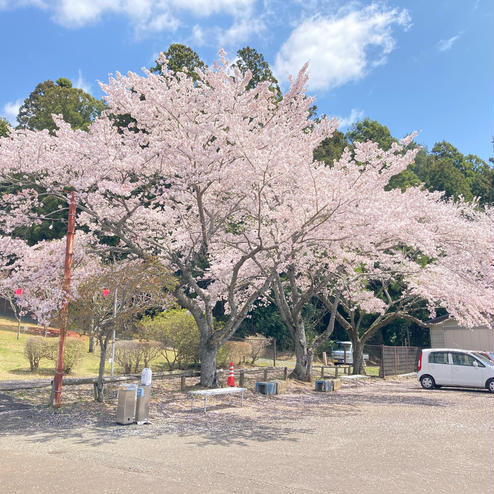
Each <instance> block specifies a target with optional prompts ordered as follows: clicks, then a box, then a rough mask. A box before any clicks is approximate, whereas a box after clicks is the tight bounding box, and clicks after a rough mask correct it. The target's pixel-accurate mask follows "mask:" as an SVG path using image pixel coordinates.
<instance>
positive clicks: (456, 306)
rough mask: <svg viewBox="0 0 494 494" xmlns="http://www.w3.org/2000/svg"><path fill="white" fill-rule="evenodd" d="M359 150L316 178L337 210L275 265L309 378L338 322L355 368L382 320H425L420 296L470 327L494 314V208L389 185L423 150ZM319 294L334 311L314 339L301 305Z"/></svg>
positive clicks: (281, 300)
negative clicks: (396, 289) (396, 288)
mask: <svg viewBox="0 0 494 494" xmlns="http://www.w3.org/2000/svg"><path fill="white" fill-rule="evenodd" d="M408 142H409V138H408V139H406V140H404V141H403V145H405V146H406V145H407V144H408ZM355 153H356V154H355V159H354V160H352V159H351V158H350V155H349V154H348V152H346V153H344V155H343V157H342V158H341V159H340V160H339V161H337V162H335V163H334V164H333V167H331V168H330V169H328V168H325V169H324V170H323V172H322V174H323V175H324V176H318V180H317V183H318V184H319V185H323V184H326V186H325V187H320V189H321V190H322V191H323V192H319V193H318V197H319V202H318V203H317V204H318V206H319V207H320V205H322V204H324V205H325V207H326V208H327V212H328V213H329V214H328V215H327V216H326V217H324V216H322V215H319V218H320V221H319V222H318V224H317V229H309V230H308V232H307V233H306V232H305V231H304V230H303V229H302V230H301V231H300V234H298V235H296V236H295V237H293V242H292V243H290V244H289V245H290V250H289V251H288V250H287V247H286V245H284V246H283V247H284V249H285V250H286V251H287V252H289V253H288V255H286V256H285V258H284V262H278V263H277V265H276V268H275V269H276V273H275V276H274V280H273V285H272V286H273V301H274V302H275V303H276V304H277V306H278V308H279V311H280V314H281V316H282V319H283V321H284V323H285V324H286V326H287V328H288V329H289V331H290V333H291V335H292V337H293V339H294V343H295V353H296V366H295V369H294V371H293V373H292V374H293V376H294V377H296V378H298V379H302V380H310V379H311V366H312V357H313V353H314V351H315V349H316V348H317V346H318V345H320V344H321V343H322V342H323V341H324V340H326V339H327V338H328V337H329V336H330V335H331V333H332V331H333V328H334V323H335V320H337V321H338V322H339V323H340V324H341V325H342V326H343V327H344V328H345V329H346V330H347V331H348V333H349V336H350V339H351V340H352V342H353V348H354V372H355V373H362V372H363V345H364V343H365V342H366V341H367V340H368V339H369V338H370V337H371V336H372V335H373V334H375V332H377V331H378V330H379V329H380V328H381V327H383V326H384V325H386V324H388V323H389V322H391V321H392V320H394V319H397V318H407V319H412V320H414V321H415V322H417V323H419V322H420V323H421V325H423V326H425V323H423V322H421V321H419V319H417V317H416V307H417V304H419V303H421V304H422V306H424V305H426V306H427V307H428V309H429V311H430V313H431V314H433V312H434V310H435V309H436V308H439V307H441V308H444V309H447V310H448V311H449V312H450V313H451V314H455V317H458V319H459V320H461V321H462V322H463V323H464V324H466V325H469V326H472V325H475V324H486V323H487V324H490V318H492V315H493V314H494V311H493V303H492V297H491V294H492V289H493V288H494V283H493V270H492V266H493V265H494V257H493V249H492V245H493V244H494V230H493V228H492V212H491V211H482V210H480V209H479V208H478V207H477V205H475V204H473V205H471V204H467V203H463V202H456V203H454V202H451V201H445V200H443V197H442V196H441V194H438V193H432V194H431V193H428V192H426V191H424V190H421V189H419V188H414V189H410V190H408V191H406V192H404V193H402V192H400V191H397V190H390V191H387V190H385V186H386V184H387V183H388V181H389V179H390V177H391V176H393V175H394V174H395V173H397V172H398V173H399V171H400V170H403V169H406V167H407V166H408V164H409V163H410V162H411V161H412V160H413V157H414V155H415V153H416V151H409V152H407V153H404V152H403V147H401V146H399V145H398V144H396V143H395V144H394V145H393V146H392V147H391V149H390V150H389V151H384V150H381V149H379V147H378V146H377V144H375V143H370V142H367V143H363V144H357V145H356V150H355ZM343 171H344V173H342V172H343ZM327 176H330V177H331V178H330V179H328V177H327ZM325 194H326V195H325ZM331 198H333V202H332V201H331ZM314 214H315V215H316V214H317V212H316V210H314ZM280 268H283V270H280ZM453 280H455V283H454V284H452V282H453ZM397 283H402V284H403V283H405V288H404V289H403V290H402V291H401V292H400V295H399V296H397V295H394V296H393V297H391V296H390V293H391V291H390V288H389V287H390V286H391V285H392V284H394V285H396V284H397ZM376 286H377V288H376ZM315 296H318V297H319V298H321V300H322V301H323V302H324V304H325V306H326V308H327V310H328V311H329V312H330V318H329V323H328V326H327V328H326V329H325V330H324V331H323V333H322V334H320V335H318V336H317V337H316V338H314V339H313V340H312V341H311V342H308V341H307V337H306V333H305V327H304V320H303V317H302V310H303V309H304V307H305V306H306V304H307V303H308V302H309V301H310V300H311V299H312V298H313V297H315ZM369 314H374V317H365V316H366V315H367V316H368V315H369ZM363 321H364V322H366V323H368V324H369V327H364V326H365V325H364V324H363Z"/></svg>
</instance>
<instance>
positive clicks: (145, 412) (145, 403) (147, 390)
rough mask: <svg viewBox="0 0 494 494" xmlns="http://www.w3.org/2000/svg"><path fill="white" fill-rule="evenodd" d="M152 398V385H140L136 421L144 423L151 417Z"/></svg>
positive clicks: (139, 423)
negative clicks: (150, 403) (150, 401)
mask: <svg viewBox="0 0 494 494" xmlns="http://www.w3.org/2000/svg"><path fill="white" fill-rule="evenodd" d="M150 399H151V386H139V387H138V388H137V406H136V422H137V424H138V425H141V424H144V423H146V422H149V421H148V418H149V400H150Z"/></svg>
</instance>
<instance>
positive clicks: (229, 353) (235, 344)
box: [216, 341, 252, 366]
mask: <svg viewBox="0 0 494 494" xmlns="http://www.w3.org/2000/svg"><path fill="white" fill-rule="evenodd" d="M222 348H224V350H222V351H219V352H218V355H217V357H216V361H217V363H218V365H219V366H223V365H228V364H229V363H230V362H233V363H234V364H241V363H242V362H245V360H246V359H247V358H248V357H249V356H250V354H251V352H252V347H251V345H250V343H248V342H246V341H227V342H226V343H225V344H224V345H223V347H222Z"/></svg>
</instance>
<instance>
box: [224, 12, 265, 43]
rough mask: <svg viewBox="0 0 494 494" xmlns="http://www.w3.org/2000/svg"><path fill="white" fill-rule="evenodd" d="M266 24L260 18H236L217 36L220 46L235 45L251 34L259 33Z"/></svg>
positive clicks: (245, 39) (248, 37)
mask: <svg viewBox="0 0 494 494" xmlns="http://www.w3.org/2000/svg"><path fill="white" fill-rule="evenodd" d="M265 28H266V26H265V25H264V22H263V21H262V20H260V19H253V18H250V17H245V18H242V19H237V20H235V21H234V23H233V24H232V25H231V26H230V27H229V28H228V29H227V30H226V31H223V32H221V34H220V35H219V37H218V41H219V44H220V46H235V45H238V44H240V43H243V42H245V41H247V40H248V39H250V37H251V36H252V35H253V34H259V33H261V32H262V31H264V29H265Z"/></svg>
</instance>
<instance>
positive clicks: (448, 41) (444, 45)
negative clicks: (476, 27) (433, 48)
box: [437, 33, 461, 51]
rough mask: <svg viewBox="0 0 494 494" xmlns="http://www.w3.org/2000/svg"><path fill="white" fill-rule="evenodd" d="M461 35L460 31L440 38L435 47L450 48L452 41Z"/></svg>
mask: <svg viewBox="0 0 494 494" xmlns="http://www.w3.org/2000/svg"><path fill="white" fill-rule="evenodd" d="M460 36H461V33H458V34H457V35H455V36H452V37H451V38H448V39H442V40H440V41H439V42H438V43H437V49H438V50H439V51H448V50H451V48H452V46H453V44H454V42H455V41H456V40H457V39H458V38H459V37H460Z"/></svg>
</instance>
